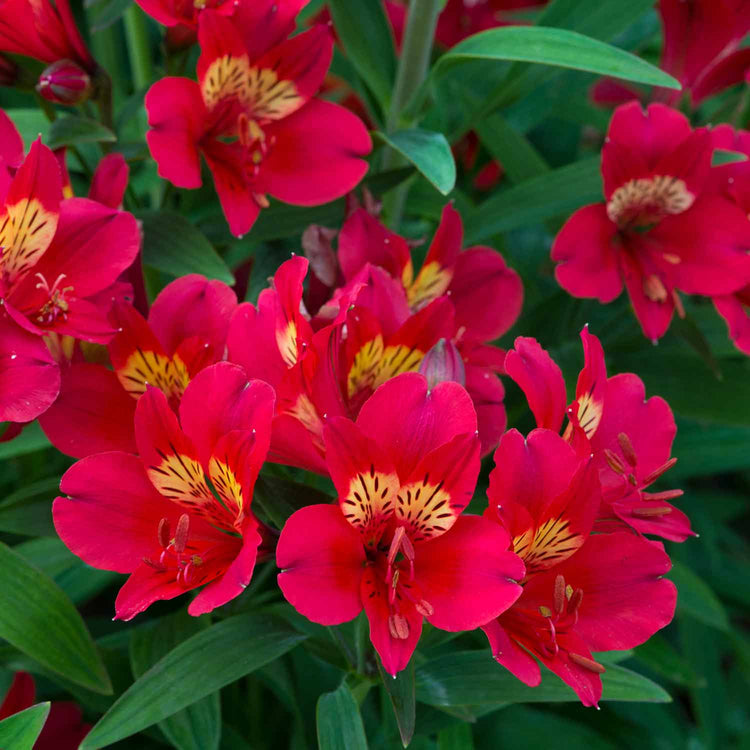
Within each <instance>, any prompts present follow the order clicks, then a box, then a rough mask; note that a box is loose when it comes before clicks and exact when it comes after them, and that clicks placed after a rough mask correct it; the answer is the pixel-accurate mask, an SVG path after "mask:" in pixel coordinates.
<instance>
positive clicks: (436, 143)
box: [374, 128, 456, 195]
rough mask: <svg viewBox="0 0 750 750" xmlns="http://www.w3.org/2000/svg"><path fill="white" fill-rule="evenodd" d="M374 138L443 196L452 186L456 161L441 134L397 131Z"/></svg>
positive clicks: (426, 131) (415, 130)
mask: <svg viewBox="0 0 750 750" xmlns="http://www.w3.org/2000/svg"><path fill="white" fill-rule="evenodd" d="M374 135H375V136H377V137H378V138H380V140H382V141H383V143H386V144H387V145H389V146H390V147H391V148H392V149H394V150H396V151H398V153H399V154H401V156H403V157H404V158H406V159H407V160H408V161H410V162H411V163H412V164H413V165H414V166H415V167H416V168H417V169H418V170H419V171H420V172H421V173H422V174H423V175H424V176H425V177H426V178H427V179H428V180H429V181H430V182H431V183H432V184H433V185H434V186H435V187H436V188H437V189H438V190H439V191H440V192H441V193H442V194H443V195H448V193H450V191H451V190H453V187H454V185H455V184H456V162H455V161H454V159H453V153H452V152H451V147H450V146H449V145H448V141H447V140H446V139H445V136H444V135H443V134H442V133H434V132H433V131H431V130H419V129H416V128H415V129H414V130H399V131H397V132H395V133H391V134H390V135H386V134H385V133H381V132H379V131H376V132H375V133H374Z"/></svg>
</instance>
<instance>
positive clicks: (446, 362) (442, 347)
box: [419, 339, 466, 390]
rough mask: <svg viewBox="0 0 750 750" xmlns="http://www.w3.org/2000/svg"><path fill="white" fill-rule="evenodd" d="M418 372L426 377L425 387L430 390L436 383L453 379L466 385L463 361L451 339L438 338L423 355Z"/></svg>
mask: <svg viewBox="0 0 750 750" xmlns="http://www.w3.org/2000/svg"><path fill="white" fill-rule="evenodd" d="M419 372H420V373H422V375H424V376H425V377H426V378H427V387H428V388H429V389H430V390H432V389H433V388H434V387H435V386H436V385H437V384H438V383H444V382H445V381H447V380H453V381H455V382H456V383H459V384H460V385H466V371H465V370H464V361H463V359H461V355H460V354H459V353H458V349H456V345H455V344H454V343H453V342H452V341H447V340H446V339H440V341H438V342H437V344H435V346H433V347H432V349H430V351H429V352H427V354H425V355H424V359H423V360H422V364H421V365H420V366H419Z"/></svg>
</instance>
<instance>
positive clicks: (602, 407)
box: [505, 328, 693, 542]
mask: <svg viewBox="0 0 750 750" xmlns="http://www.w3.org/2000/svg"><path fill="white" fill-rule="evenodd" d="M581 340H582V341H583V350H584V356H585V364H584V368H583V370H581V373H580V374H579V376H578V383H577V385H576V396H575V400H574V401H573V403H572V404H571V405H570V406H568V407H567V408H566V407H565V402H566V399H565V382H564V381H563V377H562V373H561V372H560V368H559V367H558V366H557V365H556V364H555V362H554V361H553V360H552V358H551V357H550V356H549V354H548V353H547V352H546V351H545V350H544V349H542V348H541V347H540V346H539V344H538V342H537V341H536V340H535V339H529V338H517V339H516V341H515V347H514V349H512V350H511V351H509V352H508V354H507V356H506V358H505V367H506V371H507V373H508V375H509V376H510V377H511V378H513V380H515V382H516V383H517V384H518V385H519V386H520V388H521V389H522V390H523V392H524V394H525V396H526V398H527V400H528V402H529V406H530V408H531V410H532V412H533V413H534V416H535V417H536V421H537V425H539V426H540V427H545V428H549V429H551V430H554V431H555V432H558V431H559V430H560V428H561V426H562V422H563V418H564V415H565V414H566V413H567V415H568V418H569V423H568V425H567V427H566V429H565V432H564V438H565V439H566V440H567V441H568V442H569V443H570V444H571V445H572V446H573V448H574V449H575V451H576V453H577V454H578V455H579V456H589V455H593V457H594V464H595V466H596V467H597V469H598V471H599V479H600V482H601V485H602V502H601V506H600V508H599V511H598V514H597V523H596V528H597V531H607V530H609V531H611V530H618V529H621V528H623V527H632V528H634V529H635V530H636V531H638V532H640V533H641V534H655V535H658V536H661V537H663V538H665V539H670V540H672V541H677V542H682V541H684V540H685V539H687V537H688V536H691V535H692V534H693V532H692V531H691V529H690V521H689V519H688V518H687V516H686V515H685V514H684V513H682V512H681V511H680V510H678V509H677V508H675V507H674V506H673V505H671V504H670V503H669V500H673V499H675V498H677V497H679V496H680V495H682V490H666V491H663V492H656V493H654V492H650V491H648V490H647V488H648V487H649V486H650V485H651V484H653V483H654V482H655V481H656V480H657V479H659V478H660V477H661V476H662V475H663V474H664V473H665V472H666V471H667V470H668V469H670V468H671V467H672V466H673V465H674V463H675V461H676V460H677V459H676V458H670V455H671V452H672V442H673V441H674V437H675V434H676V432H677V427H676V425H675V421H674V417H673V416H672V411H671V409H670V408H669V405H668V404H667V402H666V401H664V399H662V398H659V397H658V396H653V397H651V398H650V399H648V400H646V398H645V388H644V385H643V382H642V381H641V379H640V378H639V377H638V376H637V375H634V374H633V373H622V374H620V375H614V376H612V377H609V378H608V377H607V371H606V367H605V364H604V352H603V350H602V346H601V343H600V342H599V339H597V338H596V336H594V335H593V334H591V333H589V331H588V328H584V329H583V331H581Z"/></svg>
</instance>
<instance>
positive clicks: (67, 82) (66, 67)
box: [36, 60, 92, 106]
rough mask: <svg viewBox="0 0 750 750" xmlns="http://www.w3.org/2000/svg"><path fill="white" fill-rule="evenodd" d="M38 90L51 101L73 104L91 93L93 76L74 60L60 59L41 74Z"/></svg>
mask: <svg viewBox="0 0 750 750" xmlns="http://www.w3.org/2000/svg"><path fill="white" fill-rule="evenodd" d="M36 90H37V91H38V92H39V94H40V95H41V96H43V97H44V98H45V99H48V100H49V101H51V102H55V103H57V104H66V105H68V106H73V105H74V104H81V102H84V101H86V99H88V98H89V96H90V95H91V91H92V86H91V78H90V77H89V74H88V73H87V72H86V71H85V70H84V69H83V68H82V67H81V66H80V65H78V64H77V63H74V62H73V61H72V60H58V61H57V62H54V63H52V65H50V66H49V67H48V68H46V69H45V70H44V72H43V73H42V74H41V75H40V76H39V83H37V85H36Z"/></svg>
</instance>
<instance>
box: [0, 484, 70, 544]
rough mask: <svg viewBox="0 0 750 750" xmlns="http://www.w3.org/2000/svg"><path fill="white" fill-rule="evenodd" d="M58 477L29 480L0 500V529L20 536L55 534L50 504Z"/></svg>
mask: <svg viewBox="0 0 750 750" xmlns="http://www.w3.org/2000/svg"><path fill="white" fill-rule="evenodd" d="M59 486H60V477H59V476H57V477H50V478H48V479H40V480H39V481H36V482H30V483H29V484H26V485H24V486H22V487H19V488H18V489H17V490H16V491H15V492H12V493H11V494H10V495H7V496H6V497H5V499H4V500H3V501H2V502H0V531H9V532H11V533H12V534H21V535H23V536H54V535H55V527H54V524H53V523H52V504H51V503H50V499H51V498H53V497H54V496H55V495H56V494H57V490H58V487H59Z"/></svg>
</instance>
